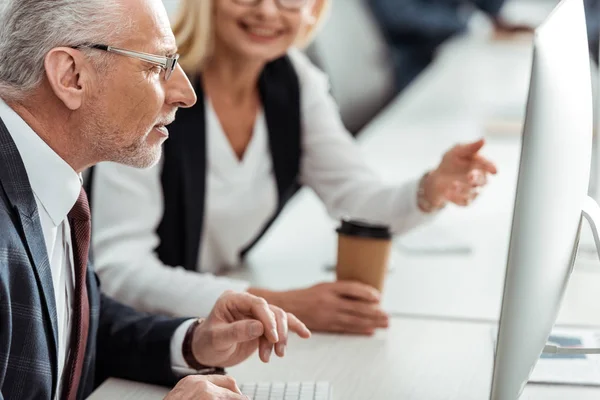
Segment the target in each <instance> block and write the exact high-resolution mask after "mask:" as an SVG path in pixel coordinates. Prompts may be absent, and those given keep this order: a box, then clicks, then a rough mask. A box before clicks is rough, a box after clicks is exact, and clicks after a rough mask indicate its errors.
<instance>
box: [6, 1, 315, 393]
mask: <svg viewBox="0 0 600 400" xmlns="http://www.w3.org/2000/svg"><path fill="white" fill-rule="evenodd" d="M0 26H1V28H0V54H2V59H1V60H0V149H1V151H0V232H1V234H0V399H48V400H51V399H68V400H74V399H84V398H86V397H87V396H88V395H89V394H90V393H91V392H92V390H93V389H94V387H95V385H96V384H97V383H99V382H100V380H101V379H102V378H105V377H107V376H116V377H120V378H124V379H132V380H138V381H144V382H150V383H155V384H164V385H175V384H177V385H176V387H175V389H174V390H173V391H172V392H171V393H170V394H169V395H168V399H192V398H193V399H208V400H210V399H242V398H244V397H243V396H242V395H241V393H240V391H239V389H238V388H237V386H236V384H235V382H234V381H233V380H232V379H230V378H227V377H223V376H221V375H222V373H223V368H222V367H228V366H232V365H235V364H238V363H240V362H241V361H243V360H245V359H246V358H248V357H249V356H250V355H251V354H253V353H254V352H255V351H256V350H257V348H258V349H259V350H260V357H261V359H262V360H263V361H265V362H267V361H268V360H269V357H270V355H271V352H272V350H273V349H274V350H275V353H276V354H277V355H278V356H283V354H284V352H285V346H286V343H287V335H288V330H292V331H293V332H296V333H298V334H299V335H300V336H302V337H308V336H309V335H310V333H309V332H308V331H307V330H306V328H305V327H304V325H303V324H302V323H301V322H299V321H298V320H297V319H296V318H295V317H294V316H293V315H291V314H286V313H285V312H284V311H282V310H281V309H279V308H277V307H273V306H269V305H268V304H267V303H266V302H265V301H264V300H262V299H260V298H258V297H254V296H252V295H249V294H234V293H226V294H225V295H224V296H223V297H221V298H220V299H219V301H218V302H217V304H216V305H215V308H214V309H213V311H212V313H211V314H210V315H209V316H208V318H206V319H203V320H199V319H170V318H166V317H155V316H150V315H147V314H139V313H137V312H135V311H133V310H132V309H129V308H127V307H125V306H123V305H121V304H118V303H117V302H115V301H113V300H111V299H109V298H107V297H105V296H103V295H101V294H100V290H99V286H98V281H97V279H96V277H95V274H94V273H93V270H92V269H91V267H90V266H89V265H88V261H87V260H88V249H89V241H90V216H89V206H88V203H87V198H86V194H85V191H83V190H82V188H81V178H80V177H81V175H80V173H81V171H83V170H84V169H86V168H87V167H89V166H91V165H93V164H95V163H97V162H100V161H105V160H110V161H117V162H122V163H125V164H128V165H131V166H135V167H140V168H141V167H148V166H150V165H153V164H155V163H156V162H157V161H158V159H159V157H160V154H161V145H162V143H163V142H164V141H165V139H166V138H167V136H168V131H167V129H166V126H167V125H168V124H169V123H170V122H172V121H173V118H174V116H175V111H176V110H177V108H178V107H190V106H191V105H193V104H194V102H195V101H196V98H195V95H194V92H193V90H192V88H191V86H190V83H189V82H188V80H187V78H186V77H185V75H184V73H183V71H182V70H181V68H180V67H178V66H177V55H175V53H176V48H175V44H174V43H175V40H174V38H173V35H172V33H171V31H170V26H169V22H168V19H167V16H166V12H165V11H164V9H163V6H162V4H161V1H160V0H2V1H0ZM113 45H114V47H113ZM141 279H143V277H142V278H141ZM166 284H168V282H167V283H166ZM202 373H204V374H217V375H211V376H200V375H189V376H188V377H186V378H184V379H182V380H180V381H179V383H177V381H178V380H179V379H180V378H182V377H183V376H185V375H188V374H202ZM218 374H221V375H218Z"/></svg>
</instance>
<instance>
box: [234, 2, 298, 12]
mask: <svg viewBox="0 0 600 400" xmlns="http://www.w3.org/2000/svg"><path fill="white" fill-rule="evenodd" d="M262 1H263V0H233V2H234V3H236V4H239V5H241V6H251V7H254V6H257V5H259V4H260V3H261V2H262ZM281 2H282V0H275V4H277V7H279V8H281V9H283V10H289V11H298V10H301V9H302V7H304V6H305V5H307V4H308V2H309V0H304V3H302V5H300V6H298V8H296V7H286V6H284V5H282V4H281Z"/></svg>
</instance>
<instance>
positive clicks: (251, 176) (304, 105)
mask: <svg viewBox="0 0 600 400" xmlns="http://www.w3.org/2000/svg"><path fill="white" fill-rule="evenodd" d="M290 57H291V60H292V62H293V65H294V67H295V69H296V72H297V74H298V78H299V83H300V93H301V99H300V104H301V115H302V126H301V129H302V130H301V132H302V143H301V145H302V157H301V165H300V179H301V182H302V183H303V184H304V185H306V186H308V187H311V188H312V189H313V190H314V191H315V192H316V193H317V195H318V196H319V197H320V199H321V200H322V201H323V203H324V204H325V206H326V207H327V210H328V212H329V213H330V215H331V216H332V217H334V218H340V217H342V216H347V215H349V216H352V217H356V218H363V219H366V220H370V221H373V222H379V223H384V224H388V225H391V227H392V229H393V231H394V233H402V232H405V231H407V230H409V229H411V228H413V227H415V226H416V225H418V224H420V223H422V222H424V221H425V220H426V219H428V218H430V216H428V215H425V214H424V213H422V212H421V211H420V209H419V208H418V206H417V186H418V180H414V181H410V182H407V183H406V184H404V185H401V186H389V185H386V184H384V183H383V182H382V181H381V178H380V177H379V176H377V175H376V174H375V173H373V171H372V170H371V169H370V168H369V167H368V166H367V164H366V163H365V161H364V158H363V156H362V153H361V150H360V148H359V147H358V146H357V145H356V143H355V142H354V140H353V138H352V137H351V135H350V134H349V133H348V132H347V130H346V129H345V127H344V126H343V123H342V121H341V119H340V117H339V113H338V108H337V105H336V103H335V101H334V100H333V98H332V97H331V96H330V94H329V83H328V80H327V77H326V76H325V75H324V74H323V73H322V72H321V71H320V70H318V69H317V68H316V67H315V66H314V65H313V64H311V62H310V61H309V60H308V59H307V58H306V56H304V55H303V54H302V53H301V52H299V51H297V50H293V51H290ZM207 100H209V99H207ZM206 118H207V122H206V123H207V125H206V126H207V153H208V164H207V165H208V168H207V185H206V201H205V210H204V225H203V232H202V243H201V252H200V255H199V260H198V265H197V271H198V272H200V273H197V272H193V271H187V270H185V269H183V268H182V267H177V268H172V267H169V266H165V265H163V264H162V262H161V261H160V260H159V259H158V257H157V255H156V253H155V252H154V250H155V249H156V247H157V246H158V244H159V237H158V235H157V234H156V228H157V227H158V224H159V223H160V221H161V219H162V216H163V209H164V204H163V195H162V185H161V181H160V180H161V177H160V175H161V165H160V164H159V165H157V166H155V167H153V168H151V169H148V170H139V169H134V168H130V167H125V166H122V165H118V164H115V163H102V164H99V165H98V166H97V168H96V170H95V175H94V191H93V197H94V198H93V204H94V207H93V210H92V212H93V215H94V225H93V235H92V239H93V242H94V257H95V265H96V268H97V271H98V273H99V275H100V276H101V278H102V284H103V286H102V287H103V289H104V290H105V291H106V292H108V293H109V294H111V295H113V296H115V297H116V298H118V299H119V300H121V301H123V302H125V303H126V304H129V305H131V306H133V307H136V308H138V309H142V310H145V311H150V312H160V313H166V314H174V315H190V313H194V314H198V313H199V314H200V315H206V314H208V313H209V312H210V309H211V308H212V306H213V304H214V303H215V301H216V299H217V298H218V297H219V296H220V295H221V294H222V293H223V291H225V290H227V289H231V290H236V291H243V290H247V288H248V286H249V285H248V283H247V282H244V281H237V280H232V279H228V278H225V277H217V276H215V275H214V274H213V273H217V272H222V271H223V270H225V269H231V268H235V267H237V266H238V265H239V254H240V251H241V250H243V249H244V248H245V247H246V246H247V245H248V244H249V243H250V242H252V240H253V239H255V238H256V236H257V235H258V234H259V233H260V231H261V230H262V228H263V227H264V225H265V223H266V222H267V221H268V220H269V218H270V217H271V216H272V215H273V213H274V212H275V210H276V206H277V200H278V199H277V186H276V180H275V176H274V173H273V165H272V161H271V156H270V153H269V152H270V150H269V145H268V134H267V125H266V121H265V118H264V115H263V113H262V112H260V113H259V116H258V118H257V120H256V123H255V127H254V133H253V137H252V138H251V141H250V143H249V145H248V148H247V149H246V151H245V153H244V156H243V158H242V160H241V161H239V160H238V159H237V156H236V155H235V153H234V152H233V150H232V148H231V146H230V144H229V142H228V139H227V137H226V135H225V133H224V132H223V129H222V126H221V124H220V123H219V120H218V118H217V116H216V114H215V112H214V110H213V108H212V106H211V104H210V101H206ZM199 156H202V155H199Z"/></svg>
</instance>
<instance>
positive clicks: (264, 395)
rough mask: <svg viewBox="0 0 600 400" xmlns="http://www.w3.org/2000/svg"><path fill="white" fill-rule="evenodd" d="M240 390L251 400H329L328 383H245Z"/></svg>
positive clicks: (329, 389) (329, 386) (329, 387)
mask: <svg viewBox="0 0 600 400" xmlns="http://www.w3.org/2000/svg"><path fill="white" fill-rule="evenodd" d="M240 389H241V391H242V393H243V394H245V395H246V396H250V398H251V399H252V400H331V385H330V384H329V383H328V382H302V383H298V382H290V383H283V382H274V383H267V382H262V383H249V384H248V383H246V384H243V385H241V386H240Z"/></svg>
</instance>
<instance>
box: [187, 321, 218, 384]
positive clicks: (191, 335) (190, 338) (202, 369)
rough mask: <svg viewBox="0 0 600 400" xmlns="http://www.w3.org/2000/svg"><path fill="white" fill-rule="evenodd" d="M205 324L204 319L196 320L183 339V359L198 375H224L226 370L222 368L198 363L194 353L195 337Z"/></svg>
mask: <svg viewBox="0 0 600 400" xmlns="http://www.w3.org/2000/svg"><path fill="white" fill-rule="evenodd" d="M203 322H204V319H202V318H198V319H196V320H195V321H194V322H193V323H192V324H191V325H190V326H189V327H188V329H187V332H186V334H185V337H184V339H183V344H182V346H181V351H182V353H183V359H184V360H185V362H186V363H187V364H188V366H189V367H190V368H192V369H194V370H196V372H197V373H198V374H202V375H224V374H225V369H223V368H221V367H212V366H208V365H204V364H202V363H200V362H199V361H198V357H197V356H196V354H195V352H194V342H195V336H196V334H197V332H198V329H199V328H200V325H201V324H202V323H203Z"/></svg>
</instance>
